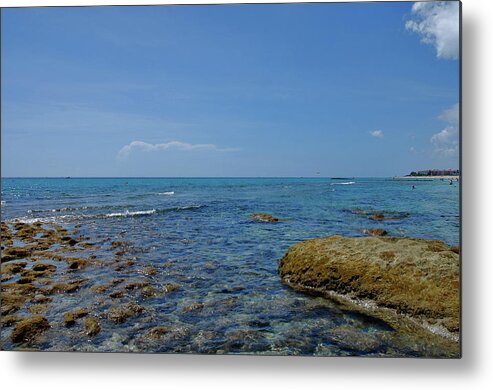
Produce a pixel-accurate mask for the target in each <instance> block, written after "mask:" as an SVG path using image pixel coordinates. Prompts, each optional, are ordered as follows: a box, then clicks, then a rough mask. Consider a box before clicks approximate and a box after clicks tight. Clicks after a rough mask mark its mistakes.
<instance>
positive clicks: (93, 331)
mask: <svg viewBox="0 0 493 390" xmlns="http://www.w3.org/2000/svg"><path fill="white" fill-rule="evenodd" d="M84 329H85V334H86V335H88V336H89V337H93V336H96V335H97V334H98V333H99V332H101V326H99V323H98V321H97V320H96V318H94V317H88V318H86V320H85V321H84Z"/></svg>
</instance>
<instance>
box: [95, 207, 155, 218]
mask: <svg viewBox="0 0 493 390" xmlns="http://www.w3.org/2000/svg"><path fill="white" fill-rule="evenodd" d="M155 212H156V209H152V210H144V211H128V210H125V212H124V213H109V214H106V215H105V216H106V217H132V216H134V215H151V214H154V213H155Z"/></svg>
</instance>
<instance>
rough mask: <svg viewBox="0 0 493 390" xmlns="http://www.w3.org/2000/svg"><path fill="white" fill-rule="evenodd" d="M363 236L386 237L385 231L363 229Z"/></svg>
mask: <svg viewBox="0 0 493 390" xmlns="http://www.w3.org/2000/svg"><path fill="white" fill-rule="evenodd" d="M361 232H362V233H363V234H367V235H369V236H386V235H387V230H384V229H363V230H362V231H361Z"/></svg>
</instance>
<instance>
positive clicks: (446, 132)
mask: <svg viewBox="0 0 493 390" xmlns="http://www.w3.org/2000/svg"><path fill="white" fill-rule="evenodd" d="M438 118H439V119H441V120H443V121H444V122H447V123H448V126H447V127H445V128H444V129H443V130H441V131H440V132H438V133H436V134H433V135H432V136H431V138H430V142H431V143H432V144H433V146H434V148H435V149H434V153H435V155H437V156H439V157H444V158H447V157H454V156H456V155H457V154H458V152H459V104H455V105H453V106H452V107H450V108H449V109H446V110H444V111H443V112H442V113H441V114H440V115H439V116H438Z"/></svg>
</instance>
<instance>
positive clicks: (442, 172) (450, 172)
mask: <svg viewBox="0 0 493 390" xmlns="http://www.w3.org/2000/svg"><path fill="white" fill-rule="evenodd" d="M459 175H460V172H459V170H458V169H428V170H426V171H417V172H411V173H410V174H409V175H408V176H459Z"/></svg>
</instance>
